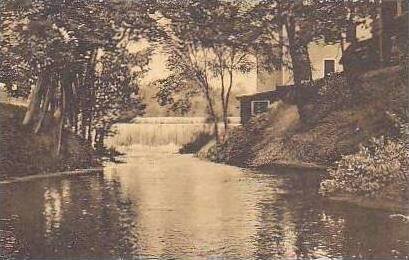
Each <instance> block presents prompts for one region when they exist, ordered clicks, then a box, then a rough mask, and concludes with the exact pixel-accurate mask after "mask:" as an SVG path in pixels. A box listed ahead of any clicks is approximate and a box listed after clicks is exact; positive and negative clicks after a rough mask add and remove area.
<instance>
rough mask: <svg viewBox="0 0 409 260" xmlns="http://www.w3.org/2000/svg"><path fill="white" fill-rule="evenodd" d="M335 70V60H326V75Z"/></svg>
mask: <svg viewBox="0 0 409 260" xmlns="http://www.w3.org/2000/svg"><path fill="white" fill-rule="evenodd" d="M334 72H335V60H324V77H326V76H328V75H330V74H332V73H334Z"/></svg>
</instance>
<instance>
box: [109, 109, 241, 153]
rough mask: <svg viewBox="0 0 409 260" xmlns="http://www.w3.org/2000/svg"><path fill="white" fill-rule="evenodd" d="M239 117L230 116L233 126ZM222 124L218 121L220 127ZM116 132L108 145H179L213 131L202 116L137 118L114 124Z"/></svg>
mask: <svg viewBox="0 0 409 260" xmlns="http://www.w3.org/2000/svg"><path fill="white" fill-rule="evenodd" d="M238 120H239V119H237V118H231V119H230V122H232V125H237V122H238ZM222 128H223V126H222V124H220V129H222ZM114 130H115V132H116V133H115V135H114V136H112V137H110V138H108V140H107V145H108V146H109V147H116V148H117V147H124V146H125V147H129V146H149V147H157V146H171V147H180V146H182V145H184V144H187V143H189V142H191V141H193V140H194V139H195V138H196V137H197V136H198V135H199V134H200V133H208V134H212V133H213V124H209V123H206V120H205V118H201V117H189V118H186V117H153V118H152V117H151V118H136V119H134V120H133V121H132V122H131V123H126V124H117V125H115V128H114Z"/></svg>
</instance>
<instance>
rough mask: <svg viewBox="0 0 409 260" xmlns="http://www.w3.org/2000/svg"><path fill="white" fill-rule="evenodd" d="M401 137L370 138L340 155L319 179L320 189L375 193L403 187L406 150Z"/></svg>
mask: <svg viewBox="0 0 409 260" xmlns="http://www.w3.org/2000/svg"><path fill="white" fill-rule="evenodd" d="M402 138H403V136H402V137H401V138H399V139H397V140H394V139H390V138H384V137H381V138H377V139H376V138H374V139H372V141H371V142H370V144H369V145H368V146H367V147H364V146H362V147H361V148H360V150H359V152H358V153H357V154H353V155H348V156H344V157H343V158H342V159H341V160H340V161H339V162H338V163H337V166H336V168H334V169H331V170H330V171H329V176H330V178H329V179H328V180H325V181H323V182H322V183H321V192H322V193H323V194H329V193H335V192H340V193H352V194H357V195H364V196H377V195H382V194H384V193H385V192H388V191H390V190H391V189H392V190H395V191H398V192H401V191H407V190H408V172H407V169H408V168H407V166H408V160H409V159H408V158H409V150H408V146H407V145H405V143H407V140H406V139H402Z"/></svg>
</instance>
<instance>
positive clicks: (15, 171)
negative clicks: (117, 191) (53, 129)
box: [0, 103, 100, 180]
mask: <svg viewBox="0 0 409 260" xmlns="http://www.w3.org/2000/svg"><path fill="white" fill-rule="evenodd" d="M25 111H26V108H25V107H23V106H18V105H12V104H7V103H0V149H1V150H0V164H1V167H0V180H5V179H10V178H20V177H24V176H29V175H41V174H47V173H56V172H67V171H75V170H77V169H87V168H94V167H99V166H100V164H99V162H98V160H97V157H96V156H95V154H94V150H93V149H92V147H90V146H89V145H87V144H85V143H83V142H81V140H80V139H79V138H77V137H76V136H74V135H72V134H71V133H68V132H67V133H66V134H65V139H64V148H63V150H62V154H61V156H60V157H55V156H54V155H53V153H52V148H53V140H52V137H51V135H50V133H48V132H42V133H39V134H37V135H35V134H33V133H32V131H30V130H29V129H26V128H25V127H23V126H22V123H21V122H22V121H23V118H24V114H25Z"/></svg>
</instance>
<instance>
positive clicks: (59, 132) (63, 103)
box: [55, 85, 66, 156]
mask: <svg viewBox="0 0 409 260" xmlns="http://www.w3.org/2000/svg"><path fill="white" fill-rule="evenodd" d="M60 88H61V100H60V104H59V107H58V110H59V113H58V114H59V116H58V117H57V123H58V125H57V146H56V152H55V155H56V156H60V155H61V150H62V141H63V132H64V131H63V129H64V120H65V107H66V91H65V89H64V86H62V85H61V86H60Z"/></svg>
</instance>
